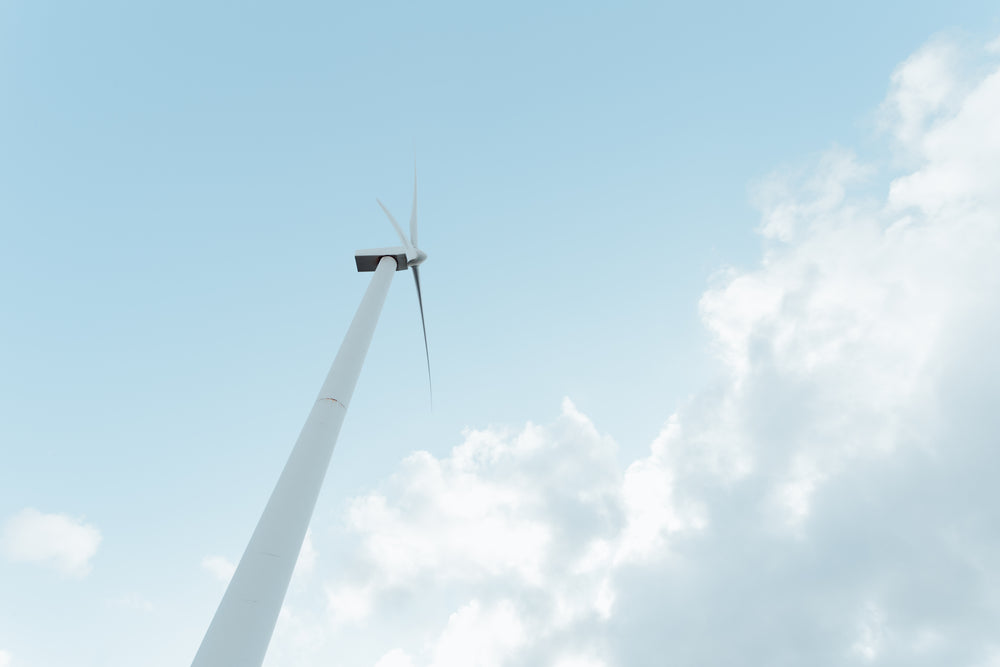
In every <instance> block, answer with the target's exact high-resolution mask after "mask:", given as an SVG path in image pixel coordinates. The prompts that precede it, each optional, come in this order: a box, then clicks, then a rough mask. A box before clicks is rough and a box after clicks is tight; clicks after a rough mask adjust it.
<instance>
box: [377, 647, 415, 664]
mask: <svg viewBox="0 0 1000 667" xmlns="http://www.w3.org/2000/svg"><path fill="white" fill-rule="evenodd" d="M375 667H413V660H411V659H410V656H408V655H407V654H406V653H405V652H404V651H401V650H400V649H398V648H395V649H393V650H391V651H389V652H388V653H386V654H385V655H384V656H382V657H381V658H380V659H379V661H378V662H376V663H375Z"/></svg>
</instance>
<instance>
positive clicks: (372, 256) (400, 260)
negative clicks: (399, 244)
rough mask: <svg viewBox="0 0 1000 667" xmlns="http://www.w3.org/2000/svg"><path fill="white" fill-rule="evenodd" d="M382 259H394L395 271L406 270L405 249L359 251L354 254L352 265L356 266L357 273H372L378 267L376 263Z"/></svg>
mask: <svg viewBox="0 0 1000 667" xmlns="http://www.w3.org/2000/svg"><path fill="white" fill-rule="evenodd" d="M383 257H393V258H395V260H396V270H397V271H405V270H406V249H405V248H372V249H371V250H359V251H357V252H356V253H354V263H355V264H357V265H358V271H374V270H375V268H376V267H377V266H378V261H379V260H380V259H382V258H383Z"/></svg>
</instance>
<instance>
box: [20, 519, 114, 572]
mask: <svg viewBox="0 0 1000 667" xmlns="http://www.w3.org/2000/svg"><path fill="white" fill-rule="evenodd" d="M100 543H101V532H100V531H99V530H98V529H97V528H96V527H95V526H92V525H90V524H88V523H85V522H84V521H83V520H82V519H76V518H73V517H70V516H67V515H65V514H44V513H42V512H39V511H38V510H36V509H32V508H30V507H29V508H26V509H23V510H21V511H20V512H18V513H17V514H15V515H14V516H12V517H10V518H9V519H7V521H6V522H5V523H4V527H3V535H2V539H0V548H2V551H3V553H4V555H5V556H6V557H7V558H8V559H9V560H11V561H13V562H20V563H40V564H43V565H48V566H50V567H53V568H55V569H56V570H57V571H59V572H60V573H62V574H64V575H67V576H71V577H83V576H86V575H87V574H88V573H89V572H90V569H91V562H90V561H91V559H92V558H93V557H94V555H96V554H97V548H98V546H99V545H100Z"/></svg>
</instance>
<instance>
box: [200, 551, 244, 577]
mask: <svg viewBox="0 0 1000 667" xmlns="http://www.w3.org/2000/svg"><path fill="white" fill-rule="evenodd" d="M201 566H202V567H203V568H204V569H205V570H207V571H208V572H209V574H211V575H212V576H213V577H215V578H216V579H218V580H219V581H221V582H224V583H226V584H228V583H229V580H230V579H232V578H233V573H234V572H236V563H234V562H233V561H231V560H229V559H228V558H226V557H225V556H205V557H204V558H203V559H202V560H201Z"/></svg>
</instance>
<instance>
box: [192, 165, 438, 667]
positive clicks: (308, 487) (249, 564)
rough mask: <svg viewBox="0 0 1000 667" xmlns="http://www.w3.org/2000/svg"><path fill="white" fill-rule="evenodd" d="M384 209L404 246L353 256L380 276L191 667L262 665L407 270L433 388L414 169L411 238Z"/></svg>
mask: <svg viewBox="0 0 1000 667" xmlns="http://www.w3.org/2000/svg"><path fill="white" fill-rule="evenodd" d="M376 201H378V200H376ZM378 205H379V206H380V207H381V208H382V210H383V211H385V214H386V216H388V218H389V221H390V222H391V223H392V226H393V227H394V228H395V229H396V233H398V234H399V238H400V239H401V240H402V242H403V245H402V246H398V247H392V248H375V249H371V250H359V251H357V252H356V253H355V254H354V260H355V263H356V264H357V268H358V271H372V272H374V275H373V276H372V280H371V284H370V285H369V286H368V290H367V291H366V292H365V295H364V297H363V298H362V299H361V304H360V305H359V306H358V310H357V312H356V313H355V315H354V320H353V321H352V322H351V326H350V328H349V329H348V330H347V334H346V335H345V336H344V341H343V343H341V345H340V350H339V351H338V352H337V356H336V358H335V359H334V360H333V365H332V366H331V367H330V372H329V373H328V374H327V376H326V381H325V382H324V383H323V386H322V388H321V389H320V391H319V396H317V398H316V402H315V403H314V404H313V407H312V410H311V411H310V412H309V417H308V418H307V419H306V423H305V425H304V426H303V427H302V432H301V433H300V434H299V439H298V440H297V441H296V443H295V447H294V448H293V449H292V453H291V455H289V457H288V461H287V463H285V468H284V470H282V472H281V476H280V477H279V478H278V483H277V484H276V485H275V487H274V491H272V492H271V497H270V499H269V500H268V501H267V506H266V507H265V508H264V512H263V514H261V517H260V520H259V521H258V522H257V527H256V528H255V529H254V531H253V535H252V536H251V537H250V543H249V544H248V545H247V548H246V551H245V552H244V553H243V557H242V558H241V559H240V562H239V565H238V566H237V567H236V572H235V573H234V574H233V578H232V579H231V580H230V581H229V586H228V587H227V588H226V592H225V594H224V595H223V596H222V601H221V602H220V603H219V608H218V609H217V610H216V612H215V616H214V617H213V618H212V622H211V624H210V625H209V626H208V631H207V632H206V633H205V637H204V639H202V642H201V646H200V647H199V648H198V653H197V654H196V655H195V657H194V662H193V663H192V664H191V667H260V665H261V663H263V661H264V655H265V653H266V652H267V647H268V644H269V643H270V641H271V635H272V633H273V632H274V625H275V623H276V622H277V620H278V613H279V612H280V611H281V604H282V602H283V601H284V599H285V592H286V591H287V590H288V582H289V580H290V579H291V578H292V571H293V570H294V568H295V562H296V560H298V556H299V551H300V550H301V548H302V541H303V539H305V534H306V528H308V526H309V520H310V518H311V517H312V513H313V508H314V507H315V505H316V498H317V497H318V496H319V491H320V487H321V486H322V485H323V478H324V477H325V476H326V470H327V467H328V466H329V463H330V457H331V455H332V454H333V447H334V445H335V444H336V442H337V435H338V433H340V426H341V424H342V423H343V421H344V416H345V415H346V414H347V408H348V406H349V405H350V403H351V396H352V395H353V394H354V387H355V385H356V384H357V381H358V375H360V373H361V366H362V364H363V363H364V360H365V354H366V353H367V352H368V347H369V345H370V344H371V340H372V334H373V333H374V332H375V325H376V324H377V323H378V317H379V314H380V313H381V312H382V304H383V303H384V302H385V297H386V294H387V293H388V291H389V285H390V283H391V282H392V276H393V274H394V273H395V272H396V271H405V270H406V269H407V268H409V269H412V270H413V279H414V281H415V282H416V285H417V300H418V302H419V304H420V324H421V326H422V328H423V332H424V353H425V354H426V355H427V379H428V383H429V382H430V372H431V363H430V353H429V352H428V349H427V326H426V324H425V323H424V304H423V297H422V296H421V293H420V273H419V271H418V269H417V267H418V266H420V264H421V263H423V261H424V260H425V259H427V255H426V254H424V252H423V251H421V250H420V249H419V248H417V174H416V169H414V172H413V209H412V212H411V213H410V238H409V239H407V238H406V236H405V235H404V234H403V230H402V229H400V227H399V224H398V223H397V222H396V220H395V218H393V217H392V214H391V213H389V211H388V209H386V207H385V206H384V205H383V204H382V202H381V201H379V202H378Z"/></svg>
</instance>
